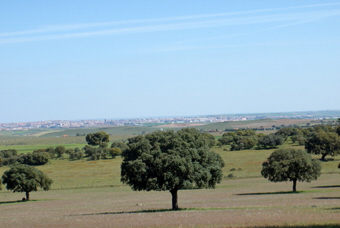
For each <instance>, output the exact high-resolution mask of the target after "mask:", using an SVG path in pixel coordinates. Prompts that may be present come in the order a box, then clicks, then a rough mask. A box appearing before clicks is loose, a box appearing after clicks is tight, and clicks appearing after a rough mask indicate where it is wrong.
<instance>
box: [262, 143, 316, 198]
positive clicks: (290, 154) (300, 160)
mask: <svg viewBox="0 0 340 228" xmlns="http://www.w3.org/2000/svg"><path fill="white" fill-rule="evenodd" d="M320 174H321V164H320V161H318V160H314V159H312V157H311V156H310V155H309V154H307V153H306V152H305V151H303V150H297V149H292V148H289V149H279V150H276V151H274V152H273V153H272V154H271V155H270V156H269V158H268V160H267V161H266V162H264V163H263V164H262V171H261V175H262V176H263V177H264V178H268V180H269V181H272V182H283V181H292V182H293V192H296V182H297V181H307V182H311V181H312V180H316V179H317V178H318V177H319V176H320Z"/></svg>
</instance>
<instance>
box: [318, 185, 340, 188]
mask: <svg viewBox="0 0 340 228" xmlns="http://www.w3.org/2000/svg"><path fill="white" fill-rule="evenodd" d="M312 188H340V185H329V186H315V187H312Z"/></svg>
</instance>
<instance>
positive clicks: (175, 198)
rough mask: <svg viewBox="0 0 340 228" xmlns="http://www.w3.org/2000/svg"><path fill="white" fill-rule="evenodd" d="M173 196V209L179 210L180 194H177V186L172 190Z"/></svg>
mask: <svg viewBox="0 0 340 228" xmlns="http://www.w3.org/2000/svg"><path fill="white" fill-rule="evenodd" d="M170 192H171V196H172V210H178V209H179V208H178V202H177V200H178V196H177V192H178V189H177V188H175V189H172V190H171V191H170Z"/></svg>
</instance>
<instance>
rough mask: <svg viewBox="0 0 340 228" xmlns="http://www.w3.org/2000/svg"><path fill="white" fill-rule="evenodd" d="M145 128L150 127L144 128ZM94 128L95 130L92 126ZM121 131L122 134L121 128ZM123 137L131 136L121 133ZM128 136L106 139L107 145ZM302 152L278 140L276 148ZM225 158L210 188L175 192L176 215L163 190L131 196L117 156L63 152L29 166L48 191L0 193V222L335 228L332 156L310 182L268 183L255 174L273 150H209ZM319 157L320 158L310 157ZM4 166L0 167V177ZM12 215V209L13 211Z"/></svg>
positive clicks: (18, 144)
mask: <svg viewBox="0 0 340 228" xmlns="http://www.w3.org/2000/svg"><path fill="white" fill-rule="evenodd" d="M150 129H151V128H150ZM97 130H98V129H97ZM128 132H129V131H128ZM129 133H131V132H129ZM131 136H133V134H132V135H114V134H112V135H111V136H110V139H111V142H113V141H120V140H126V139H127V138H128V137H131ZM85 144H86V142H85V137H84V136H79V137H76V136H71V137H65V138H63V137H51V136H49V137H47V136H46V135H45V137H43V136H40V137H37V136H10V137H9V136H6V137H5V136H1V137H0V150H2V149H17V150H18V151H19V152H20V153H25V152H32V151H33V150H36V149H39V148H47V147H51V146H52V147H56V146H57V145H64V146H65V147H66V148H75V147H79V148H81V147H83V146H84V145H85ZM287 147H294V148H302V149H303V146H297V145H296V144H292V143H291V141H288V142H286V143H285V144H283V145H281V146H280V147H279V148H287ZM212 150H214V151H215V152H217V153H219V154H220V155H221V156H222V158H223V160H224V161H225V167H224V168H223V173H224V178H223V181H222V183H221V184H218V185H217V186H216V189H202V190H197V189H194V190H181V191H180V192H179V206H180V207H181V208H182V210H180V211H176V212H174V211H171V210H169V209H170V208H171V195H170V193H169V192H167V191H163V192H159V191H150V192H146V191H142V192H135V191H132V190H131V189H130V187H129V186H126V185H123V184H122V183H121V182H120V165H121V162H122V159H121V157H119V156H118V157H116V158H115V159H111V158H110V159H105V160H96V161H88V160H87V159H86V158H83V159H81V160H75V161H70V160H68V155H66V154H64V157H62V158H61V159H53V160H51V161H50V162H49V163H48V164H46V165H43V166H37V167H36V168H38V169H39V170H41V171H43V172H44V173H45V174H46V175H47V176H48V177H50V178H51V179H52V180H53V184H52V187H51V190H50V191H47V192H45V191H42V190H39V191H38V192H32V193H31V198H32V200H31V201H29V202H21V201H20V199H21V198H22V197H24V194H23V193H11V192H10V191H7V190H6V189H5V186H3V189H2V190H1V191H0V214H1V216H0V219H1V221H2V222H1V224H2V225H3V226H4V227H38V226H41V227H60V226H65V227H94V226H97V227H254V226H256V227H331V228H335V227H339V226H338V225H337V224H340V219H339V216H338V215H339V211H340V208H339V206H338V202H339V194H338V190H339V187H340V185H339V184H338V183H340V182H339V180H340V179H339V178H340V176H339V172H340V170H339V169H338V164H339V163H340V156H337V157H326V158H327V161H326V162H322V175H321V177H320V178H319V179H318V180H317V181H313V182H312V183H306V182H299V183H298V184H297V190H298V192H297V193H292V192H291V190H292V184H291V183H290V182H282V183H272V182H269V181H268V180H266V179H264V178H263V177H262V176H261V174H260V172H261V169H262V163H263V162H264V161H265V160H266V159H267V157H268V156H269V155H270V154H271V153H272V152H273V151H274V150H275V149H269V150H263V149H260V150H258V149H251V150H241V151H230V149H229V146H224V147H217V146H215V147H213V148H212ZM313 157H314V158H316V159H319V158H320V156H315V155H313ZM8 169H9V167H0V175H2V174H3V173H4V172H5V171H6V170H8ZM12 211H15V213H13V212H12Z"/></svg>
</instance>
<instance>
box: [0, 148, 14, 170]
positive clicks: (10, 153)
mask: <svg viewBox="0 0 340 228" xmlns="http://www.w3.org/2000/svg"><path fill="white" fill-rule="evenodd" d="M17 154H18V152H17V151H16V150H15V149H8V150H2V151H0V167H1V166H4V165H14V164H16V163H17V159H18V156H17Z"/></svg>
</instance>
